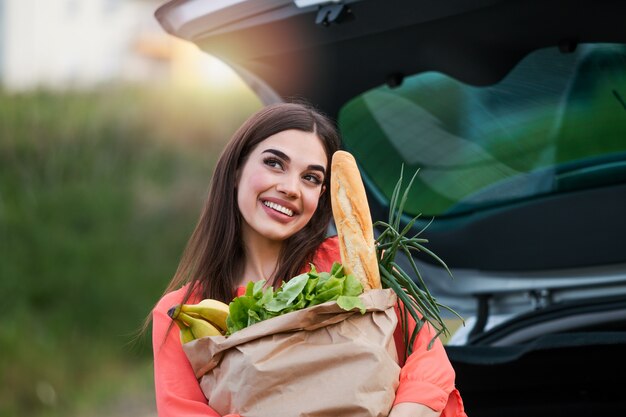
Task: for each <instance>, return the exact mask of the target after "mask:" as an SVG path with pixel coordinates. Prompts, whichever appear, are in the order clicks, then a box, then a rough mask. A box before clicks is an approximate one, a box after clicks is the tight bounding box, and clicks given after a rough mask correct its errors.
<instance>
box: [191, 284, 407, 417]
mask: <svg viewBox="0 0 626 417" xmlns="http://www.w3.org/2000/svg"><path fill="white" fill-rule="evenodd" d="M361 299H362V300H363V303H364V304H365V307H366V310H367V312H366V313H365V314H361V313H360V311H358V310H356V311H350V312H346V311H344V310H342V309H341V308H339V306H337V304H336V303H335V302H334V301H333V302H328V303H324V304H320V305H317V306H314V307H309V308H307V309H304V310H299V311H295V312H292V313H289V314H285V315H283V316H278V317H275V318H272V319H270V320H266V321H262V322H259V323H257V324H255V325H253V326H250V327H248V328H245V329H242V330H240V331H238V332H236V333H234V334H233V335H231V336H229V337H220V336H218V337H205V338H202V339H198V340H194V341H192V342H189V343H186V344H185V345H183V349H184V350H185V353H186V354H187V357H188V358H189V360H190V362H191V365H192V367H193V369H194V371H195V372H196V376H197V377H198V378H199V380H200V386H201V387H202V390H203V392H204V394H205V395H206V397H207V399H208V403H209V405H210V406H211V407H212V408H213V409H215V410H216V411H217V412H218V413H220V414H222V415H224V414H229V413H235V414H240V415H241V416H243V417H297V416H302V417H305V416H306V417H313V416H315V417H321V416H328V417H338V416H349V417H360V416H363V417H366V416H367V417H375V416H381V417H382V416H385V417H386V416H387V415H388V414H389V411H390V409H391V405H392V404H393V400H394V398H395V391H396V388H397V386H398V377H399V374H400V367H399V366H398V358H397V353H396V348H395V344H394V340H393V333H394V330H395V328H396V324H397V322H398V319H397V317H396V314H395V311H394V308H393V307H394V305H395V302H396V295H395V293H393V291H391V290H388V289H386V290H371V291H368V292H366V293H364V294H363V295H361Z"/></svg>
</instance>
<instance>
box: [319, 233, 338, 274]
mask: <svg viewBox="0 0 626 417" xmlns="http://www.w3.org/2000/svg"><path fill="white" fill-rule="evenodd" d="M334 262H341V254H340V253H339V239H338V238H337V236H330V237H327V238H326V239H324V241H323V242H322V243H321V244H320V245H319V246H318V247H317V250H316V251H315V254H314V255H313V265H315V268H316V269H317V270H318V271H327V272H328V271H330V269H331V268H332V266H333V263H334Z"/></svg>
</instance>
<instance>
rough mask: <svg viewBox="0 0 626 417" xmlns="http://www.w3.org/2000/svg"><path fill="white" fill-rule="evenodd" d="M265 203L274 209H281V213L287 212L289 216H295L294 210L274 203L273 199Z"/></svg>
mask: <svg viewBox="0 0 626 417" xmlns="http://www.w3.org/2000/svg"><path fill="white" fill-rule="evenodd" d="M263 204H265V205H266V206H267V207H269V208H271V209H273V210H276V211H280V212H281V213H283V214H286V215H287V216H289V217H291V216H293V211H292V210H289V209H288V208H287V207H283V206H281V205H279V204H276V203H272V202H271V201H264V202H263Z"/></svg>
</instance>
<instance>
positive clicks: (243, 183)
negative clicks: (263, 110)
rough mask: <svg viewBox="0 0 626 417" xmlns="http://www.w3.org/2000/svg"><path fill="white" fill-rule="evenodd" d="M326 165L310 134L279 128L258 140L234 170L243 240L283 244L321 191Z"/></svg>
mask: <svg viewBox="0 0 626 417" xmlns="http://www.w3.org/2000/svg"><path fill="white" fill-rule="evenodd" d="M326 163H327V158H326V153H325V151H324V146H323V145H322V142H321V140H320V139H319V138H318V137H317V135H316V134H315V133H311V132H303V131H300V130H285V131H283V132H279V133H277V134H275V135H272V136H270V137H268V138H267V139H265V140H264V141H263V142H260V143H259V144H258V145H257V146H256V147H255V148H254V149H253V150H252V152H250V154H249V155H248V158H247V160H246V162H245V163H244V165H243V166H242V167H241V168H240V169H239V172H238V179H237V204H238V205H239V211H240V212H241V215H242V217H243V223H242V232H243V238H244V242H246V244H250V243H251V242H255V241H256V242H263V241H266V240H270V241H283V240H285V239H287V238H288V237H290V236H292V235H293V234H295V233H296V232H298V231H299V230H301V229H302V228H303V227H304V226H305V225H306V224H307V223H308V222H309V220H311V217H312V216H313V213H315V210H316V209H317V203H318V201H319V198H320V195H321V194H322V192H323V191H324V189H323V185H322V184H323V183H324V178H325V175H326V171H327V166H326Z"/></svg>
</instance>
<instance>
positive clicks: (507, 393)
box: [156, 0, 626, 417]
mask: <svg viewBox="0 0 626 417" xmlns="http://www.w3.org/2000/svg"><path fill="white" fill-rule="evenodd" d="M212 3H213V2H211V1H200V0H187V1H185V0H175V1H170V2H168V3H166V4H164V5H163V6H162V7H161V8H160V9H159V10H158V11H157V13H156V16H157V18H158V20H159V21H160V23H161V25H162V26H163V27H164V28H165V29H166V30H167V31H168V32H170V33H171V34H173V35H175V36H178V37H181V38H183V39H187V40H189V41H192V42H194V43H196V44H197V45H198V46H199V47H200V48H201V49H203V50H204V51H206V52H207V53H210V54H212V55H214V56H216V57H218V58H220V59H222V60H223V61H225V62H226V63H227V64H229V65H230V66H231V67H232V68H233V69H235V70H236V71H237V72H238V73H239V74H240V75H241V77H242V78H243V79H244V80H246V81H247V82H248V84H249V85H250V87H251V88H252V89H254V90H255V91H256V92H257V94H258V95H259V97H260V98H261V99H262V100H263V101H264V102H265V103H271V102H276V101H281V100H288V99H289V98H292V97H304V98H306V99H308V100H309V101H310V102H311V103H312V104H314V105H315V106H317V107H319V108H320V109H322V110H323V111H325V112H327V113H328V114H330V115H331V116H333V117H335V118H337V119H338V120H339V126H340V129H341V131H342V135H343V136H344V145H345V147H346V148H347V150H349V151H351V152H353V153H354V154H355V156H356V157H357V160H358V161H362V162H363V163H362V166H361V168H362V174H363V178H364V179H365V182H366V184H365V185H366V188H367V191H368V197H369V202H370V207H371V211H372V215H373V217H374V220H386V216H387V211H388V205H389V193H387V192H386V191H385V181H386V180H385V179H381V178H380V172H381V171H384V170H388V167H386V166H384V165H381V163H385V160H383V161H382V162H381V160H379V159H376V158H374V157H372V156H376V155H377V154H379V153H380V154H381V155H382V156H381V158H383V159H384V158H387V161H391V162H389V164H390V166H391V165H393V166H395V167H396V168H397V169H398V170H399V166H398V165H399V164H398V163H396V160H392V159H389V158H388V155H391V154H392V152H390V151H389V152H388V149H386V148H385V146H386V147H390V146H391V145H389V143H386V142H384V141H381V140H380V137H379V136H381V134H380V133H379V132H382V129H380V127H381V126H383V125H385V120H382V119H384V118H387V119H386V120H388V119H389V117H396V116H398V115H399V111H401V109H400V110H396V109H395V108H393V107H391V106H390V107H389V108H388V109H387V110H386V113H385V112H380V113H377V112H378V109H377V108H375V105H374V104H375V103H380V102H383V101H384V100H383V99H388V100H387V102H392V100H396V101H393V103H396V102H401V101H398V100H400V99H407V98H409V99H411V100H413V102H414V103H417V102H418V101H419V100H417V99H414V98H413V97H412V96H410V94H409V93H410V92H411V91H412V90H409V88H413V87H411V86H415V85H418V84H419V83H418V82H417V79H415V78H413V77H414V76H419V75H420V74H429V73H436V74H437V77H439V78H437V80H439V81H441V79H442V77H445V80H443V81H445V82H446V83H447V84H445V86H450V88H452V87H454V88H455V89H457V90H458V91H463V92H467V91H469V90H471V93H472V100H474V101H472V103H474V104H473V106H468V107H465V108H461V109H460V110H459V113H460V114H465V113H466V112H468V109H475V108H477V107H479V105H480V106H487V104H489V105H493V106H494V107H493V108H488V110H489V111H486V112H484V114H489V115H491V114H493V113H494V112H496V110H498V107H497V104H498V100H500V99H502V97H503V95H499V96H498V95H494V94H492V93H489V94H490V95H489V97H488V98H491V102H490V103H487V102H486V101H485V100H484V97H482V96H484V95H485V94H483V93H482V91H483V90H482V89H483V88H485V89H487V88H489V87H490V86H493V87H494V89H495V90H498V86H500V85H504V84H500V83H506V82H507V76H508V75H510V74H512V73H513V70H514V68H518V67H519V66H518V64H520V62H522V61H523V60H524V59H525V58H526V57H527V56H529V55H530V54H531V53H533V52H534V51H539V50H542V48H553V50H554V51H556V53H557V54H559V53H560V54H563V55H564V56H565V55H567V54H574V53H575V52H576V51H579V49H577V48H579V45H585V44H589V45H594V44H604V43H606V44H612V45H617V46H620V45H621V46H620V47H623V46H624V44H626V30H624V16H626V2H619V1H590V0H583V1H576V2H572V1H565V0H563V1H558V0H548V1H541V2H539V1H521V0H520V1H514V0H472V1H467V0H450V1H439V0H397V1H393V2H389V1H383V0H361V1H358V0H357V1H344V2H338V3H337V2H332V3H327V4H324V5H311V6H307V7H298V6H297V5H296V4H295V3H294V2H292V1H288V0H253V1H243V2H236V3H235V4H233V5H232V6H230V7H226V8H223V9H217V8H216V7H215V6H214V5H212ZM620 51H621V49H620ZM598 56H600V58H602V56H601V55H598ZM611 56H612V57H613V58H612V59H613V61H611V62H613V63H617V64H616V65H617V66H615V65H614V66H613V67H611V68H613V69H611V71H613V70H614V69H615V68H617V70H616V72H615V71H614V72H615V73H616V74H618V78H619V77H622V78H620V80H622V81H623V79H624V78H623V74H625V73H626V54H624V55H623V54H622V52H617V53H615V54H613V55H611ZM529 62H530V61H529ZM533 62H534V61H533ZM594 62H595V63H594V65H597V66H598V68H604V67H603V66H606V65H608V64H606V65H605V61H603V58H602V59H600V60H598V61H594ZM531 64H532V62H531ZM559 65H560V64H559ZM559 65H555V68H560V67H559ZM611 65H613V64H611ZM530 67H531V68H535V69H536V68H538V69H537V74H538V75H536V77H537V80H538V79H539V78H541V79H542V80H544V78H545V77H546V75H541V74H542V73H541V71H540V70H541V68H542V65H541V64H536V65H534V66H533V65H530ZM580 67H581V68H583V67H584V66H580ZM552 74H553V75H554V74H560V73H556V72H553V73H552ZM620 74H621V75H620ZM554 77H555V79H558V76H554ZM525 80H526V81H527V80H528V79H525ZM530 80H532V78H530ZM581 80H582V81H585V80H584V79H583V78H580V77H579V76H578V75H577V74H573V75H572V78H571V79H568V80H565V81H566V82H564V85H565V87H564V88H569V90H567V91H571V90H572V89H571V88H570V87H569V86H571V85H574V84H576V83H578V82H579V81H581ZM439 81H438V82H439ZM443 81H441V82H443ZM570 81H571V82H570ZM622 81H619V82H617V83H616V84H614V85H613V86H612V87H609V89H608V90H607V97H608V96H611V97H610V98H607V100H611V101H610V104H609V105H610V106H613V107H611V112H613V113H611V114H613V115H614V118H613V119H611V121H610V122H605V123H604V125H606V124H607V123H608V124H612V125H614V126H615V131H616V132H617V135H618V136H617V138H618V139H616V140H613V142H612V143H611V146H612V148H611V150H610V151H606V152H605V151H602V152H605V153H604V154H602V155H600V156H602V158H603V159H602V158H595V157H594V158H595V159H593V158H592V159H588V160H586V159H584V158H581V157H576V158H574V157H572V158H571V159H570V160H565V161H564V162H562V161H561V162H559V164H558V165H557V164H556V163H555V164H554V166H549V167H545V166H541V167H540V168H541V169H537V170H527V171H523V170H522V174H524V175H522V177H524V178H526V177H528V178H531V179H533V178H534V179H539V180H541V181H543V180H545V181H547V182H549V187H548V188H546V189H545V190H544V191H545V192H542V193H537V194H524V195H522V196H521V197H519V198H515V199H509V200H502V201H500V200H497V201H496V200H493V201H496V202H495V203H494V202H493V201H492V202H491V203H489V204H467V201H455V204H451V205H450V207H449V208H445V209H442V210H441V211H436V210H435V209H433V211H432V212H427V213H425V214H427V215H428V216H426V217H427V218H425V219H424V221H418V222H417V223H416V226H415V230H416V231H418V230H420V228H422V227H424V226H425V225H426V224H429V222H430V218H434V219H435V220H434V221H433V222H432V224H430V225H429V226H428V229H427V230H426V231H425V232H424V234H425V235H426V237H428V239H429V240H430V243H429V245H430V246H429V248H430V249H431V250H433V251H434V252H435V253H436V254H437V255H438V256H440V257H441V258H442V259H443V260H444V261H445V262H446V263H447V265H448V267H450V269H451V270H452V273H453V275H454V277H455V278H454V280H450V279H449V277H447V276H446V272H445V270H443V269H442V268H440V267H438V266H437V265H435V264H432V263H430V262H429V261H428V260H427V258H424V259H422V258H421V257H420V256H419V254H417V255H416V261H417V262H418V264H419V265H420V267H421V269H422V271H423V276H424V279H425V280H426V281H427V283H428V286H429V288H430V289H431V291H432V293H433V294H434V295H435V296H436V297H437V298H438V300H439V301H440V302H441V303H442V304H445V305H448V306H451V307H452V308H454V309H455V310H456V311H458V312H459V313H460V314H461V315H463V316H464V317H465V318H466V319H467V325H466V327H464V328H462V329H461V331H459V332H458V333H457V334H455V335H454V336H453V338H452V340H451V343H450V344H448V345H447V346H446V348H447V350H448V354H449V357H450V359H451V361H452V363H453V365H454V367H455V369H456V373H457V384H458V387H459V389H460V392H461V395H462V397H463V399H464V401H465V403H466V409H467V413H468V415H469V416H470V417H486V416H560V415H563V416H570V417H571V416H587V415H602V414H611V415H621V414H623V413H626V396H624V395H622V393H621V392H620V391H621V388H622V385H623V384H621V383H619V382H617V383H615V382H609V381H614V380H615V379H617V380H618V381H619V379H620V376H621V375H623V374H624V371H626V362H625V361H624V360H623V359H622V358H621V354H622V352H626V329H625V327H626V250H625V249H624V243H623V236H626V220H625V215H624V213H626V145H625V144H624V143H625V141H626V128H625V126H626V100H624V98H626V88H625V87H626V84H623V83H622V84H620V82H622ZM455 83H457V84H455ZM536 84H537V83H535V82H533V83H530V84H527V85H523V84H522V85H521V87H520V84H518V85H517V87H518V90H515V94H509V95H511V96H514V97H520V96H523V95H524V94H525V92H526V91H528V90H532V89H533V88H534V87H536ZM579 84H580V85H581V86H582V87H585V88H586V86H587V84H585V83H584V82H581V83H579ZM425 85H431V84H429V83H425ZM441 85H444V84H441ZM459 85H460V86H459ZM546 85H547V84H546ZM546 90H549V86H548V87H546ZM416 91H417V90H416ZM420 91H421V90H420ZM441 91H444V89H441ZM455 91H456V90H455ZM501 91H502V89H500V92H501ZM507 91H514V90H507ZM564 91H565V90H564ZM444 92H445V91H444ZM544 92H545V91H544ZM544 92H542V94H543V93H544ZM368 94H369V95H368ZM442 94H443V93H442ZM559 94H560V93H559ZM381 97H382V98H381ZM437 97H438V95H437V94H436V95H434V96H433V97H431V98H429V99H428V100H423V101H424V102H425V103H422V104H420V105H419V106H417V107H416V108H417V109H418V110H419V111H414V112H413V113H412V114H409V115H408V116H407V118H406V120H404V119H399V120H404V121H405V122H406V123H404V124H402V123H399V128H400V129H402V128H403V126H407V129H408V126H409V125H412V124H413V122H415V121H416V120H421V119H424V120H426V119H428V118H430V119H428V120H431V119H432V120H435V122H436V123H433V126H435V125H436V127H437V129H439V130H440V131H441V132H442V134H441V135H440V136H438V137H434V139H435V140H434V142H433V143H432V144H431V145H432V148H433V149H440V148H441V146H443V145H442V144H443V143H445V142H443V140H445V139H446V138H449V137H452V136H454V142H452V143H454V144H458V143H466V142H467V140H469V139H468V138H467V137H464V138H463V140H457V139H456V138H457V136H460V135H461V134H460V133H459V131H457V130H455V129H457V125H460V123H459V120H460V119H454V120H453V121H452V122H449V121H448V120H447V116H449V114H448V113H445V112H443V111H440V112H439V113H437V110H436V109H434V108H433V107H429V105H430V104H429V103H431V102H434V101H436V100H437ZM494 97H495V98H497V99H498V100H495V99H494ZM555 97H556V98H555V103H556V104H557V105H559V106H560V107H559V108H558V109H557V111H556V113H555V114H557V115H558V117H561V119H560V120H567V119H563V114H564V112H565V113H566V112H567V110H564V109H567V107H566V106H565V104H567V100H565V99H563V100H561V99H560V97H565V96H560V95H555ZM567 97H569V96H567ZM577 97H578V96H577ZM580 97H582V99H581V101H578V102H575V105H576V106H573V107H575V108H576V109H578V108H580V107H584V103H586V102H587V101H585V100H587V98H586V96H584V95H583V96H580ZM374 99H377V100H379V101H376V100H374ZM481 100H482V101H481ZM533 100H535V97H530V98H527V100H526V101H527V102H532V101H533ZM494 102H495V105H494ZM373 103H374V104H373ZM486 103H487V104H486ZM619 103H621V104H622V105H623V109H621V108H620V107H619V106H620V104H619ZM615 106H617V107H615ZM441 107H442V108H443V109H444V110H446V109H450V108H451V105H447V104H445V103H444V104H442V106H441ZM485 108H486V107H485ZM511 108H512V106H511ZM354 109H357V110H359V109H360V110H359V111H361V113H359V112H358V111H354ZM389 109H391V110H389ZM620 109H621V110H620ZM446 111H447V110H446ZM620 112H621V113H620ZM600 113H604V112H600ZM441 114H443V116H441ZM484 114H483V117H484ZM575 114H577V113H575ZM621 114H623V119H621V118H620V115H621ZM381 115H382V116H381ZM525 116H527V115H525ZM381 118H382V119H381ZM572 118H573V119H575V118H576V117H575V116H572ZM496 122H497V123H499V121H496ZM367 123H371V127H372V128H369V127H370V125H369V124H367ZM455 123H456V124H455ZM516 123H517V124H516V126H519V125H523V124H524V123H523V122H516ZM478 125H480V124H478ZM359 126H366V127H368V128H367V129H365V128H363V129H361V130H359V129H358V127H359ZM442 126H443V127H442ZM559 126H560V125H559ZM598 129H600V124H598ZM430 130H432V129H423V130H422V131H421V132H422V133H419V134H418V133H416V134H414V138H411V137H409V138H406V137H405V138H404V140H405V142H403V144H401V145H398V148H397V149H396V150H395V151H393V155H396V157H397V161H400V162H403V163H407V164H408V166H409V167H410V168H415V167H418V168H422V167H421V165H428V163H430V162H432V161H431V160H427V161H425V162H424V163H422V162H423V161H421V162H420V161H419V160H418V159H416V160H417V161H418V162H416V163H414V164H413V165H411V164H410V163H409V162H407V161H409V160H411V157H412V155H413V156H414V154H419V153H420V152H424V151H425V150H427V149H429V148H428V147H427V146H426V145H423V144H422V145H420V146H416V145H415V143H416V141H417V140H418V139H419V138H420V137H425V136H427V133H428V132H429V131H430ZM573 130H576V129H573ZM364 131H366V132H365V133H367V134H371V135H372V136H367V135H366V134H365V133H364ZM353 132H354V133H353ZM372 132H374V133H372ZM507 132H508V131H507ZM507 132H505V135H504V136H506V133H507ZM451 133H454V135H451ZM422 134H423V135H424V136H422ZM621 134H623V136H621V139H619V138H620V136H619V135H621ZM446 135H448V136H446ZM437 138H439V139H437ZM559 138H560V140H561V139H562V143H565V144H567V143H568V138H567V137H566V136H564V135H563V134H562V135H561V136H559ZM466 139H467V140H466ZM470 139H471V138H470ZM437 140H439V141H441V142H437ZM597 141H598V137H596V136H595V135H590V136H588V137H587V138H583V140H582V141H581V143H583V145H584V144H585V143H594V142H597ZM475 143H478V142H474V143H472V145H471V147H470V148H471V149H475ZM507 146H509V147H510V148H513V149H514V148H515V147H516V146H517V142H515V141H511V143H509V144H508V145H507ZM531 149H532V147H530V146H529V147H528V148H527V149H525V150H526V151H528V152H530V150H531ZM410 153H412V154H411V155H409V154H410ZM544 154H545V152H544ZM522 157H523V155H522V156H520V158H522ZM511 159H512V160H511V161H508V162H507V163H508V164H509V165H511V164H514V163H515V160H514V159H515V158H511ZM600 159H601V160H600ZM368 160H371V162H368ZM478 162H480V163H482V162H484V160H478ZM498 162H501V161H498ZM433 165H436V164H433ZM475 165H480V164H479V163H476V164H475ZM442 166H444V165H443V164H440V165H439V167H437V166H435V167H429V166H426V167H425V168H424V170H423V171H421V172H424V171H426V172H425V174H424V175H425V176H427V175H429V171H428V170H429V169H430V170H431V172H434V171H435V170H436V169H440V168H441V167H442ZM552 171H554V172H556V174H553V172H552ZM545 172H549V174H550V175H548V176H544V173H545ZM527 174H528V175H527ZM456 175H458V176H459V177H460V178H462V177H463V175H462V174H459V173H458V172H457V173H456ZM393 176H394V177H397V172H395V171H394V172H393ZM418 178H420V177H419V176H418ZM517 180H518V178H516V177H510V178H507V179H506V181H501V182H499V183H497V184H495V185H494V186H493V187H491V188H490V189H489V191H490V193H491V196H494V195H495V196H497V195H506V194H507V193H509V191H510V190H511V189H513V188H516V187H517V188H520V189H521V188H523V187H520V182H519V181H517ZM545 181H544V182H545ZM536 183H537V184H538V183H539V181H536ZM448 184H454V181H449V182H448ZM525 184H526V183H525ZM542 184H543V183H542ZM448 186H449V185H448ZM498 187H499V188H498ZM424 190H426V188H424ZM426 191H428V190H426ZM419 192H421V191H420V190H418V191H417V192H416V198H417V197H419ZM480 193H482V194H480ZM484 195H485V193H484V190H478V191H477V192H476V193H475V194H474V196H475V197H476V196H480V197H481V198H482V197H484ZM491 196H490V197H491ZM474 200H476V201H478V198H475V199H474ZM481 201H484V199H483V200H481ZM427 202H428V201H427ZM415 206H417V207H418V210H420V209H421V208H420V204H418V203H416V204H415ZM409 214H412V215H415V214H418V213H415V212H413V213H409ZM407 220H408V218H407ZM405 262H406V260H405Z"/></svg>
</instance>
